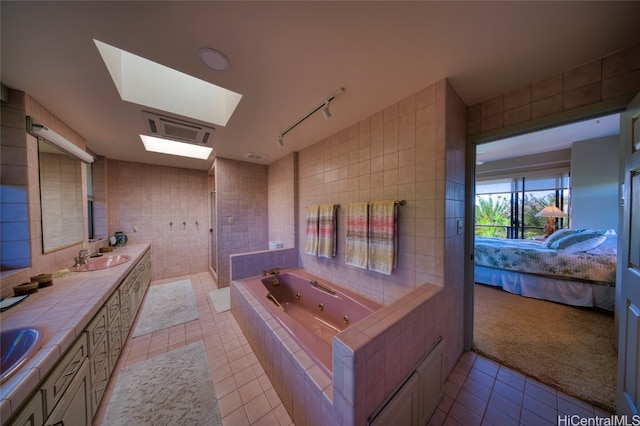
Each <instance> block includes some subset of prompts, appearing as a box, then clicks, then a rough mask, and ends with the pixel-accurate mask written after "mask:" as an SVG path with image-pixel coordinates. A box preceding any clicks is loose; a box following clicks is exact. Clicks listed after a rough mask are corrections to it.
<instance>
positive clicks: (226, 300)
mask: <svg viewBox="0 0 640 426" xmlns="http://www.w3.org/2000/svg"><path fill="white" fill-rule="evenodd" d="M209 297H210V298H211V301H212V302H213V307H214V308H215V310H216V312H217V313H219V314H221V313H223V312H226V311H228V310H229V309H230V308H231V296H230V287H223V288H219V289H217V290H213V291H211V292H209Z"/></svg>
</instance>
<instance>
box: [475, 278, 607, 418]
mask: <svg viewBox="0 0 640 426" xmlns="http://www.w3.org/2000/svg"><path fill="white" fill-rule="evenodd" d="M474 299H475V304H474V307H475V313H474V350H475V351H477V352H478V353H481V354H483V355H485V356H487V357H488V358H492V359H494V360H496V361H500V362H501V363H503V364H504V365H506V366H508V367H511V368H513V369H515V370H517V371H520V372H522V373H524V374H526V375H528V376H531V377H533V378H535V379H537V380H539V381H541V382H543V383H546V384H548V385H550V386H553V387H554V388H557V389H559V390H561V391H563V392H565V393H567V394H569V395H572V396H575V397H577V398H580V399H582V400H584V401H587V402H590V403H592V404H594V405H597V406H599V407H601V408H604V409H606V410H608V411H610V412H615V404H616V403H615V397H616V375H617V352H616V350H615V348H614V340H615V338H616V336H617V333H616V332H615V330H614V323H613V313H609V312H605V311H600V310H593V309H586V308H576V307H572V306H567V305H562V304H559V303H553V302H547V301H543V300H538V299H532V298H527V297H523V296H518V295H515V294H511V293H508V292H505V291H503V290H502V289H500V288H497V287H488V286H484V285H479V284H476V285H475V298H474Z"/></svg>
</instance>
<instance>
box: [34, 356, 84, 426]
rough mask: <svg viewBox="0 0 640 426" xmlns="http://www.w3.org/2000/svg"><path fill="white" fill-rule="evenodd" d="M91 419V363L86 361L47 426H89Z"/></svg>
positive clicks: (48, 420)
mask: <svg viewBox="0 0 640 426" xmlns="http://www.w3.org/2000/svg"><path fill="white" fill-rule="evenodd" d="M91 418H92V414H91V394H90V389H89V362H88V361H87V359H85V360H84V361H83V363H82V367H80V370H78V373H77V374H76V376H75V378H74V379H73V381H72V382H71V384H70V385H69V388H68V389H67V391H66V392H65V393H64V395H63V397H62V399H60V402H59V403H58V405H57V406H56V408H55V409H54V410H53V412H52V413H51V416H49V418H48V419H47V421H46V423H45V425H46V426H54V425H64V426H89V425H90V424H91Z"/></svg>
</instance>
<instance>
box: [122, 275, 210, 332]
mask: <svg viewBox="0 0 640 426" xmlns="http://www.w3.org/2000/svg"><path fill="white" fill-rule="evenodd" d="M196 319H198V307H197V306H196V297H195V296H194V294H193V287H191V280H189V279H187V280H180V281H175V282H172V283H168V284H157V285H152V286H151V287H149V291H147V296H146V297H145V299H144V304H143V305H142V311H141V312H140V317H139V318H138V324H137V325H136V329H135V331H134V332H133V337H138V336H142V335H145V334H149V333H153V332H154V331H158V330H164V329H165V328H169V327H172V326H174V325H178V324H182V323H185V322H189V321H193V320H196Z"/></svg>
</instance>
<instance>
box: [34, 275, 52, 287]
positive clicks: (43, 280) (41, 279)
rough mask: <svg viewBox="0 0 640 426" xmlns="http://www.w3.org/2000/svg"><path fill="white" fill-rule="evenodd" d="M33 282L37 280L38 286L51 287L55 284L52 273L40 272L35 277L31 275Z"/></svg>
mask: <svg viewBox="0 0 640 426" xmlns="http://www.w3.org/2000/svg"><path fill="white" fill-rule="evenodd" d="M31 282H37V283H38V288H44V287H50V286H52V285H53V275H52V274H40V275H36V276H35V277H31Z"/></svg>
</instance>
